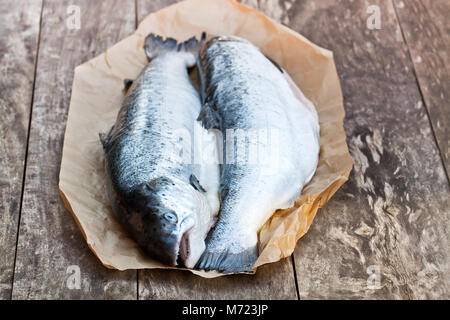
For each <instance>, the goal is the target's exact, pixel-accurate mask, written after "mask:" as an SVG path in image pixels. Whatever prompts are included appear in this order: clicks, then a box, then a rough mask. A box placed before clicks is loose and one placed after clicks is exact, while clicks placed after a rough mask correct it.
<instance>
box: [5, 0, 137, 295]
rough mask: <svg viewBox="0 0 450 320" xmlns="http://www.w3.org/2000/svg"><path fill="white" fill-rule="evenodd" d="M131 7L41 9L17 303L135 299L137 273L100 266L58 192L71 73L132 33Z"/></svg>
mask: <svg viewBox="0 0 450 320" xmlns="http://www.w3.org/2000/svg"><path fill="white" fill-rule="evenodd" d="M71 5H75V6H76V7H69V6H71ZM134 5H135V3H134V1H133V0H128V1H120V0H116V1H89V0H77V1H57V0H52V1H45V3H44V9H43V17H42V29H41V38H40V48H39V54H38V64H37V74H36V85H35V94H34V104H33V109H32V124H31V131H30V141H29V149H28V160H27V167H26V178H25V188H24V195H23V210H22V216H21V222H20V233H19V243H18V248H17V261H16V268H15V277H14V284H13V299H67V298H70V299H91V298H95V299H102V298H114V299H135V298H136V293H137V288H136V272H135V271H128V272H118V271H113V270H108V269H106V268H105V267H103V266H102V265H101V264H100V262H99V261H98V259H97V258H96V257H95V256H94V254H93V253H92V252H91V251H90V250H89V249H88V247H87V245H86V242H85V240H84V239H83V237H82V235H81V232H80V230H79V229H78V227H77V225H76V223H75V221H74V219H73V218H72V216H71V214H70V213H69V212H68V211H67V210H66V209H65V207H64V205H63V202H62V200H61V197H60V195H59V192H58V175H59V165H60V161H61V150H62V143H63V134H64V128H65V123H66V117H67V110H68V106H69V100H70V88H71V86H72V79H73V70H74V68H75V66H77V65H79V64H81V63H82V62H85V61H87V60H88V59H90V58H92V57H94V56H95V55H97V54H99V53H101V52H102V51H103V50H105V49H107V48H108V47H110V46H112V45H113V44H114V43H116V42H117V41H119V40H121V39H122V38H124V37H126V36H127V35H129V34H130V33H132V32H133V30H134V27H135V6H134ZM78 10H80V25H79V27H80V28H79V29H78V28H77V16H76V15H77V11H78ZM68 19H70V20H68Z"/></svg>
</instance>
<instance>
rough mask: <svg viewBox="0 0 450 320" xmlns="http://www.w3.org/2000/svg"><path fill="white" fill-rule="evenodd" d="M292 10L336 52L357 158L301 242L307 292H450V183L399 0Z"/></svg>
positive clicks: (303, 29)
mask: <svg viewBox="0 0 450 320" xmlns="http://www.w3.org/2000/svg"><path fill="white" fill-rule="evenodd" d="M286 2H287V1H285V3H286ZM370 5H376V6H378V8H379V9H380V13H381V29H380V30H377V29H374V30H370V29H369V28H368V27H367V19H368V18H369V16H370V14H369V13H368V12H367V8H368V7H369V6H370ZM287 16H288V19H289V25H290V26H291V27H292V28H293V29H294V30H296V31H298V32H300V33H302V34H303V35H305V36H306V37H307V38H309V39H310V40H311V41H313V42H315V43H317V44H319V45H320V46H323V47H325V48H328V49H330V50H332V51H333V52H334V56H335V60H336V64H337V69H338V74H339V75H340V78H341V84H342V88H343V93H344V100H345V108H346V118H345V130H346V134H347V139H348V144H349V147H350V151H351V154H352V156H353V159H354V161H355V166H354V170H353V172H352V174H351V176H350V179H349V181H348V182H347V183H346V184H345V185H344V186H343V188H342V189H340V190H339V191H338V192H337V193H336V195H335V196H334V197H333V198H332V200H331V201H330V202H329V203H327V205H326V206H325V208H323V209H321V210H320V211H319V213H318V215H317V218H316V219H315V221H314V222H313V224H312V227H311V229H310V230H309V232H308V233H307V235H306V236H305V237H304V238H303V239H301V240H300V242H299V246H298V248H297V250H296V251H295V265H296V268H297V277H298V286H299V293H300V298H301V299H317V298H325V299H332V298H336V299H348V298H351V299H373V298H377V299H425V298H442V299H445V298H447V299H448V297H449V280H450V278H449V276H450V274H449V270H448V268H449V252H450V250H449V243H450V236H449V234H450V232H449V224H448V221H449V218H450V211H449V207H450V201H449V191H450V190H449V185H448V181H447V178H446V175H445V172H444V167H443V165H442V162H441V160H440V157H439V152H438V150H437V148H436V145H435V143H434V137H433V134H432V131H431V129H430V124H429V121H428V117H427V112H426V109H425V107H424V105H423V101H422V99H421V95H420V92H419V89H418V87H417V84H416V79H415V76H414V72H413V65H412V63H411V60H410V57H409V52H408V48H407V46H406V44H405V42H404V41H403V37H402V34H401V30H400V27H399V24H398V21H397V19H396V15H395V11H394V7H393V6H392V3H391V2H389V1H381V0H379V1H334V0H333V1H332V0H327V1H325V0H324V1H320V2H309V1H299V2H295V3H291V5H290V9H289V10H288V12H287ZM377 270H379V272H380V283H379V284H378V283H377V282H376V281H374V280H375V278H374V277H370V275H371V274H372V273H373V272H377Z"/></svg>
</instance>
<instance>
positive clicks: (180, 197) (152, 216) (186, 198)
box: [128, 177, 199, 266]
mask: <svg viewBox="0 0 450 320" xmlns="http://www.w3.org/2000/svg"><path fill="white" fill-rule="evenodd" d="M192 189H193V188H192V187H191V186H190V185H189V184H188V183H185V182H183V181H180V180H178V179H172V178H167V177H160V178H157V179H153V180H152V181H150V182H148V183H145V184H142V185H139V186H138V187H137V188H136V189H135V190H134V191H133V192H132V194H131V196H130V197H129V201H130V203H128V208H129V214H130V218H129V219H128V225H129V229H131V232H132V234H133V236H134V238H135V239H136V240H137V241H138V242H139V244H140V246H141V247H143V248H144V249H145V251H146V252H147V253H148V254H149V255H151V256H152V257H154V258H156V259H158V260H159V261H162V262H164V263H166V264H168V265H172V266H175V265H185V263H184V262H185V261H186V260H187V259H191V258H190V256H191V252H192V251H195V250H191V249H190V247H191V245H193V244H194V243H195V242H193V243H192V244H191V243H190V237H189V236H190V234H191V231H192V230H195V229H196V224H197V223H198V210H199V209H198V206H199V203H198V199H197V198H196V197H193V196H192V195H193V192H192ZM194 191H195V190H194Z"/></svg>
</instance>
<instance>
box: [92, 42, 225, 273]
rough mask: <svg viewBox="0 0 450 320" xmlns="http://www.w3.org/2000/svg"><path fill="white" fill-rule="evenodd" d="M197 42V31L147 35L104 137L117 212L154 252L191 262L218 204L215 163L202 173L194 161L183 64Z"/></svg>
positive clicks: (194, 100)
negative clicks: (143, 60)
mask: <svg viewBox="0 0 450 320" xmlns="http://www.w3.org/2000/svg"><path fill="white" fill-rule="evenodd" d="M203 40H204V35H203V37H202V41H203ZM199 45H200V42H199V41H197V40H196V39H195V38H191V39H189V40H188V41H186V42H184V43H182V44H178V43H177V41H176V40H174V39H171V38H167V39H165V40H163V38H161V37H159V36H155V35H149V36H148V37H147V38H146V41H145V50H146V54H147V56H148V58H149V59H151V62H150V63H149V64H148V66H147V67H146V68H145V69H144V70H143V71H142V73H141V74H140V75H139V77H138V78H137V79H136V80H134V81H133V82H132V84H131V85H130V81H127V83H126V84H128V85H129V88H128V91H127V94H126V96H125V98H124V101H123V104H122V107H121V109H120V111H119V113H118V116H117V120H116V122H115V124H114V126H113V127H112V128H111V130H110V132H109V133H108V135H106V136H103V138H102V137H101V138H102V142H103V147H104V152H105V166H106V173H107V189H108V194H109V198H110V201H111V204H112V208H113V210H114V212H115V214H116V216H117V218H118V220H119V221H120V222H121V223H122V224H123V225H124V226H125V228H126V229H127V230H128V231H129V232H130V233H131V235H132V237H133V238H134V239H135V240H136V241H137V242H138V244H139V245H140V246H141V247H142V248H143V249H144V251H145V252H147V253H148V254H149V255H150V256H152V257H153V258H156V259H158V260H159V261H161V262H164V263H166V264H169V265H172V266H175V265H180V266H186V267H191V268H192V267H193V266H195V263H196V262H197V260H198V258H199V257H200V255H201V254H202V252H203V250H204V248H205V241H204V240H205V237H206V235H207V233H208V231H209V230H210V228H211V225H212V223H213V219H214V216H215V214H216V213H217V211H218V207H219V200H218V195H217V191H216V195H215V193H214V188H215V185H214V183H215V181H216V180H217V185H218V171H217V178H215V176H214V170H213V169H214V168H213V169H212V170H209V171H208V172H206V173H205V171H204V170H203V169H202V168H200V167H199V166H197V165H194V164H193V163H192V161H191V150H192V149H193V148H192V138H193V137H194V135H195V134H196V133H195V131H196V130H197V129H198V128H196V126H198V127H200V128H201V125H199V124H198V125H197V124H196V118H197V116H198V114H199V112H200V109H201V103H200V98H199V94H198V92H197V90H196V89H195V88H194V87H193V86H192V84H191V82H190V80H189V75H188V67H192V66H194V65H195V63H196V57H197V56H198V48H199ZM203 130H204V129H203ZM202 181H204V183H203V182H202ZM211 190H212V191H211ZM210 191H211V192H210Z"/></svg>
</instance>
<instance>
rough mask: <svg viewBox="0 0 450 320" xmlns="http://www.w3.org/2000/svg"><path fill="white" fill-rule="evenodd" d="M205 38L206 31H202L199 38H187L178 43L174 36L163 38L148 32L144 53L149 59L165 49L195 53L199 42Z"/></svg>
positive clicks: (199, 44) (165, 50)
mask: <svg viewBox="0 0 450 320" xmlns="http://www.w3.org/2000/svg"><path fill="white" fill-rule="evenodd" d="M205 39H206V33H205V32H203V33H202V36H201V38H200V40H197V38H196V37H192V38H189V39H188V40H186V41H184V42H181V43H178V42H177V40H175V39H174V38H169V37H168V38H165V39H164V38H163V37H161V36H158V35H155V34H153V33H150V34H149V35H148V36H147V38H145V45H144V47H145V53H146V54H147V57H148V58H149V59H153V58H155V57H156V56H158V55H159V54H161V53H162V52H167V51H186V52H191V53H193V54H194V55H197V53H198V51H199V49H200V46H201V44H202V43H203V42H204V41H205Z"/></svg>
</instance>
